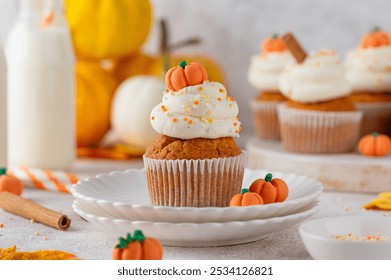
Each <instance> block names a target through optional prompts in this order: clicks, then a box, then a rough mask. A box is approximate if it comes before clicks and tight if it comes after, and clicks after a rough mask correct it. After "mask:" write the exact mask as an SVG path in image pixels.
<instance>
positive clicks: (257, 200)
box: [229, 189, 263, 206]
mask: <svg viewBox="0 0 391 280" xmlns="http://www.w3.org/2000/svg"><path fill="white" fill-rule="evenodd" d="M257 204H263V199H262V197H261V196H260V195H259V194H257V193H255V192H250V191H249V189H242V192H241V193H237V194H235V195H234V196H233V197H232V198H231V201H230V203H229V206H250V205H257Z"/></svg>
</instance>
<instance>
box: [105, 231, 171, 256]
mask: <svg viewBox="0 0 391 280" xmlns="http://www.w3.org/2000/svg"><path fill="white" fill-rule="evenodd" d="M112 257H113V260H161V259H162V258H163V247H162V245H161V244H160V241H159V240H157V239H155V238H152V237H145V236H144V234H143V232H142V231H141V230H135V231H134V234H133V237H132V236H131V235H130V233H128V234H127V236H126V239H125V238H122V237H120V238H119V243H118V244H117V245H116V246H115V248H114V249H113V252H112Z"/></svg>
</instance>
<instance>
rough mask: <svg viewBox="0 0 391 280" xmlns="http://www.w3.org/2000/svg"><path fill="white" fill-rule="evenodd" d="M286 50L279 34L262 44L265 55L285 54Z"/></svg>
mask: <svg viewBox="0 0 391 280" xmlns="http://www.w3.org/2000/svg"><path fill="white" fill-rule="evenodd" d="M285 50H286V45H285V42H284V40H283V39H282V38H281V37H279V36H278V35H277V34H274V35H273V36H272V37H269V38H266V39H265V40H264V41H263V42H262V52H263V53H265V54H266V53H269V52H283V51H285Z"/></svg>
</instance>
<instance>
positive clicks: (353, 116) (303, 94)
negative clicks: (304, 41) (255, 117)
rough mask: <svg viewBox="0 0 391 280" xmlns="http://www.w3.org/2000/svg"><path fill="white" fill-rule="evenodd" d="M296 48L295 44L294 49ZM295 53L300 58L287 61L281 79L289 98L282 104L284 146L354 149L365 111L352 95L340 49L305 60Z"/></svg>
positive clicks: (331, 150)
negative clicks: (358, 107)
mask: <svg viewBox="0 0 391 280" xmlns="http://www.w3.org/2000/svg"><path fill="white" fill-rule="evenodd" d="M285 38H286V37H285ZM288 38H292V37H289V36H288ZM286 43H287V46H288V48H289V46H290V43H289V41H286ZM297 44H298V42H297V41H296V42H295V44H293V45H294V46H295V45H297ZM296 50H297V48H296V47H293V48H292V51H293V53H295V51H296ZM295 57H298V60H299V61H297V62H296V63H293V64H290V65H287V67H286V68H285V69H284V71H283V73H282V74H281V77H280V80H279V88H280V90H281V92H282V94H284V95H285V96H286V97H287V98H288V99H289V100H288V101H287V102H286V103H285V104H283V105H280V107H279V108H278V114H279V120H280V128H281V138H282V143H283V146H284V148H285V149H287V150H289V151H293V152H302V153H344V152H350V151H353V150H354V148H355V144H356V143H357V141H358V137H359V132H360V125H361V119H362V113H361V112H359V111H357V110H356V108H355V106H354V104H353V103H352V102H351V100H350V99H349V98H348V96H349V95H350V94H351V86H350V84H349V82H348V81H347V80H346V79H345V77H344V67H343V65H342V64H341V62H340V60H339V59H338V57H337V55H336V52H335V51H332V50H320V51H317V52H314V53H312V54H310V55H306V56H304V60H302V59H299V58H300V57H303V55H301V56H295ZM300 60H302V61H300Z"/></svg>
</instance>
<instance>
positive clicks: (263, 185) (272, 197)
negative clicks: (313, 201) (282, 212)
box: [249, 173, 289, 204]
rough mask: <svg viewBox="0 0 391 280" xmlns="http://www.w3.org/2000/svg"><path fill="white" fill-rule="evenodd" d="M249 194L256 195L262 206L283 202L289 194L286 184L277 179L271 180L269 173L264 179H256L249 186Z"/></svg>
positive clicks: (271, 176)
mask: <svg viewBox="0 0 391 280" xmlns="http://www.w3.org/2000/svg"><path fill="white" fill-rule="evenodd" d="M249 189H250V192H256V193H258V194H259V195H260V196H261V197H262V199H263V203H264V204H269V203H274V202H283V201H284V200H285V199H286V198H287V197H288V194H289V189H288V186H287V184H286V183H285V182H284V181H283V180H281V179H278V178H273V175H272V174H271V173H268V174H267V175H266V177H265V179H257V180H255V181H254V182H253V183H252V184H251V186H250V188H249Z"/></svg>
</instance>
